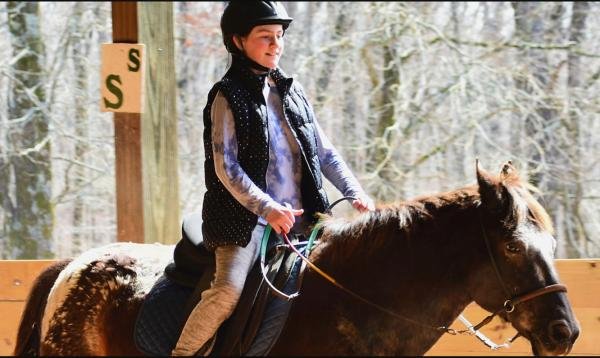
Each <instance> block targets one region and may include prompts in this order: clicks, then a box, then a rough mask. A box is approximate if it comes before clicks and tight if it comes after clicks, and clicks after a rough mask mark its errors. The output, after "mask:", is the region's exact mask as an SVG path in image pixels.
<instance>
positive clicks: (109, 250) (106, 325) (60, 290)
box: [41, 242, 174, 355]
mask: <svg viewBox="0 0 600 358" xmlns="http://www.w3.org/2000/svg"><path fill="white" fill-rule="evenodd" d="M173 249H174V246H173V245H162V244H137V243H124V242H120V243H114V244H109V245H106V246H102V247H98V248H94V249H91V250H89V251H86V252H84V253H83V254H82V255H80V256H79V257H77V258H76V259H75V260H73V261H72V262H71V263H69V264H68V265H67V266H66V267H65V269H64V270H63V271H62V272H61V273H60V275H59V276H58V278H57V279H56V282H55V283H54V286H53V287H52V289H51V291H50V294H49V296H48V301H47V305H46V309H45V312H44V318H43V321H42V330H41V353H42V354H50V355H119V354H126V355H129V354H137V353H139V352H136V351H132V349H134V347H135V346H134V345H133V344H132V342H131V339H132V338H131V337H132V334H131V332H132V331H133V327H134V324H135V318H136V315H137V311H138V310H139V307H140V305H141V302H142V300H143V299H144V296H145V294H146V293H147V292H148V291H149V290H150V288H151V287H152V286H153V285H154V283H155V281H156V280H157V279H158V278H159V277H160V275H162V273H163V271H164V268H165V266H166V265H167V264H168V263H169V261H170V260H171V259H172V257H173Z"/></svg>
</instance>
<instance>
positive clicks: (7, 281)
mask: <svg viewBox="0 0 600 358" xmlns="http://www.w3.org/2000/svg"><path fill="white" fill-rule="evenodd" d="M52 262H53V261H52V260H18V261H17V260H14V261H0V317H2V320H1V322H0V355H2V356H6V355H11V354H12V350H13V347H14V344H15V337H16V332H17V327H18V325H19V321H20V319H21V311H22V309H23V306H24V304H25V300H26V298H27V294H28V293H29V289H30V287H31V284H32V282H33V280H34V279H35V277H36V276H37V275H38V274H39V272H40V271H41V270H43V269H44V268H45V267H47V266H48V265H49V264H50V263H52ZM556 265H557V268H558V272H559V276H560V279H561V281H562V282H563V283H564V284H566V285H567V287H568V289H569V293H568V295H569V300H570V301H571V305H572V306H573V309H574V311H575V316H576V317H577V319H578V320H579V323H580V325H581V334H580V336H579V339H578V340H577V342H576V343H575V347H574V348H573V351H572V352H571V355H588V356H589V355H597V356H600V344H599V343H598V342H599V341H600V259H578V260H556ZM463 314H464V315H465V316H466V317H467V319H468V320H470V321H471V322H473V323H475V322H479V321H480V320H481V319H483V318H484V317H485V316H487V315H488V313H487V312H485V311H483V310H482V309H481V308H479V307H478V306H477V305H475V304H472V305H470V306H469V307H467V309H466V310H465V311H464V312H463ZM452 327H453V328H461V329H462V328H464V327H463V326H462V324H461V323H460V322H458V321H457V322H454V324H453V325H452ZM482 332H483V333H484V334H485V335H486V336H487V337H488V338H490V339H492V340H493V341H494V342H496V343H498V344H500V343H503V342H504V341H506V340H507V339H508V338H510V337H512V336H513V335H514V334H515V330H514V329H513V328H512V327H510V325H508V324H506V323H503V322H501V321H500V320H499V319H498V318H495V319H494V320H493V321H492V323H490V324H489V325H488V326H486V327H484V328H483V329H482ZM427 355H428V356H429V355H431V356H435V355H446V356H448V355H452V356H472V355H502V356H507V355H521V356H522V355H531V351H530V348H529V343H528V342H527V341H526V340H525V339H523V338H519V339H517V341H515V342H514V343H513V344H512V345H511V347H510V348H508V349H500V350H497V351H492V350H490V349H489V348H487V347H486V346H484V345H483V344H482V343H481V342H479V340H477V339H476V338H475V337H471V336H449V335H445V336H443V337H442V339H440V341H438V343H437V344H436V345H435V346H434V347H433V348H431V350H430V351H429V352H427Z"/></svg>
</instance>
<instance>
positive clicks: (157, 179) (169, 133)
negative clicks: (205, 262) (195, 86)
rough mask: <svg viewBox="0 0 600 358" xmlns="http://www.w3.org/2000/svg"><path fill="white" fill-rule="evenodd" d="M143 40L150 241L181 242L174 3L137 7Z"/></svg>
mask: <svg viewBox="0 0 600 358" xmlns="http://www.w3.org/2000/svg"><path fill="white" fill-rule="evenodd" d="M138 26H139V29H138V34H139V41H140V43H143V44H144V45H145V46H146V69H145V78H146V80H145V84H144V93H145V95H144V112H143V113H142V151H143V156H142V160H143V161H142V163H143V165H142V171H143V178H144V232H145V238H146V242H161V243H163V244H171V243H176V242H177V241H178V240H179V239H180V237H181V225H180V221H179V210H180V209H179V176H178V161H179V160H178V150H177V110H176V103H175V97H176V93H177V89H176V85H175V42H174V39H173V3H172V2H163V1H160V2H155V1H148V2H145V1H142V2H139V5H138Z"/></svg>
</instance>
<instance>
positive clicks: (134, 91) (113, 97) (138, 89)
mask: <svg viewBox="0 0 600 358" xmlns="http://www.w3.org/2000/svg"><path fill="white" fill-rule="evenodd" d="M144 49H145V46H144V45H143V44H126V43H109V44H102V71H101V83H100V85H101V92H102V100H101V101H100V110H101V111H102V112H124V113H142V112H143V104H144V100H143V93H144V91H143V85H144V68H145V58H144Z"/></svg>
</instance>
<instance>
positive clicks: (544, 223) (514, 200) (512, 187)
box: [320, 172, 553, 256]
mask: <svg viewBox="0 0 600 358" xmlns="http://www.w3.org/2000/svg"><path fill="white" fill-rule="evenodd" d="M511 174H512V175H504V176H503V175H501V176H499V177H497V178H495V180H496V184H497V185H499V186H503V187H504V188H506V191H507V192H508V193H509V194H510V198H511V200H510V202H511V204H512V207H511V208H510V210H511V213H512V215H511V216H512V217H513V218H514V219H515V220H517V222H522V221H524V220H529V221H531V222H532V223H533V224H534V225H537V226H538V227H539V228H540V230H543V231H547V232H549V233H553V227H552V222H551V219H550V216H549V215H548V213H547V212H546V210H545V209H544V208H543V207H542V205H540V203H539V202H538V201H537V200H536V199H535V198H534V196H533V195H532V194H531V192H538V193H539V191H538V190H537V189H536V188H535V187H534V186H533V185H531V184H529V183H526V182H524V181H522V180H521V179H520V178H519V177H518V175H516V172H515V173H511ZM479 205H481V197H480V194H479V191H478V186H477V185H470V186H466V187H462V188H459V189H456V190H454V191H449V192H443V193H438V194H433V195H425V196H419V197H416V198H414V199H412V200H406V201H401V202H398V203H392V204H387V205H381V206H378V208H377V209H376V210H375V211H370V212H367V213H363V214H360V215H357V216H356V217H355V218H353V219H351V220H348V219H344V218H333V217H331V216H328V215H321V216H320V220H321V223H322V227H323V228H324V230H323V235H322V237H321V239H320V240H321V242H323V243H327V242H333V241H335V242H336V244H338V245H336V246H338V247H340V248H341V247H342V246H343V247H344V250H345V251H346V254H347V253H349V252H353V251H354V249H358V248H359V246H360V245H361V242H362V241H363V240H361V239H362V238H364V239H367V238H368V240H369V245H368V247H369V251H371V250H373V251H376V250H378V249H380V248H381V247H382V246H383V245H386V236H389V235H371V234H372V233H373V232H374V230H385V228H386V227H387V228H388V230H392V229H394V230H399V231H400V232H403V233H404V234H405V235H400V236H402V237H404V239H410V238H411V235H410V232H411V231H412V230H414V229H415V228H416V227H420V226H422V225H427V224H428V223H430V222H431V221H432V220H433V219H434V218H436V217H437V216H438V215H439V213H441V212H447V211H449V210H455V211H459V210H464V209H469V208H475V207H477V206H479ZM394 236H395V237H398V236H399V235H394ZM339 244H341V245H339ZM336 256H337V255H336Z"/></svg>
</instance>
